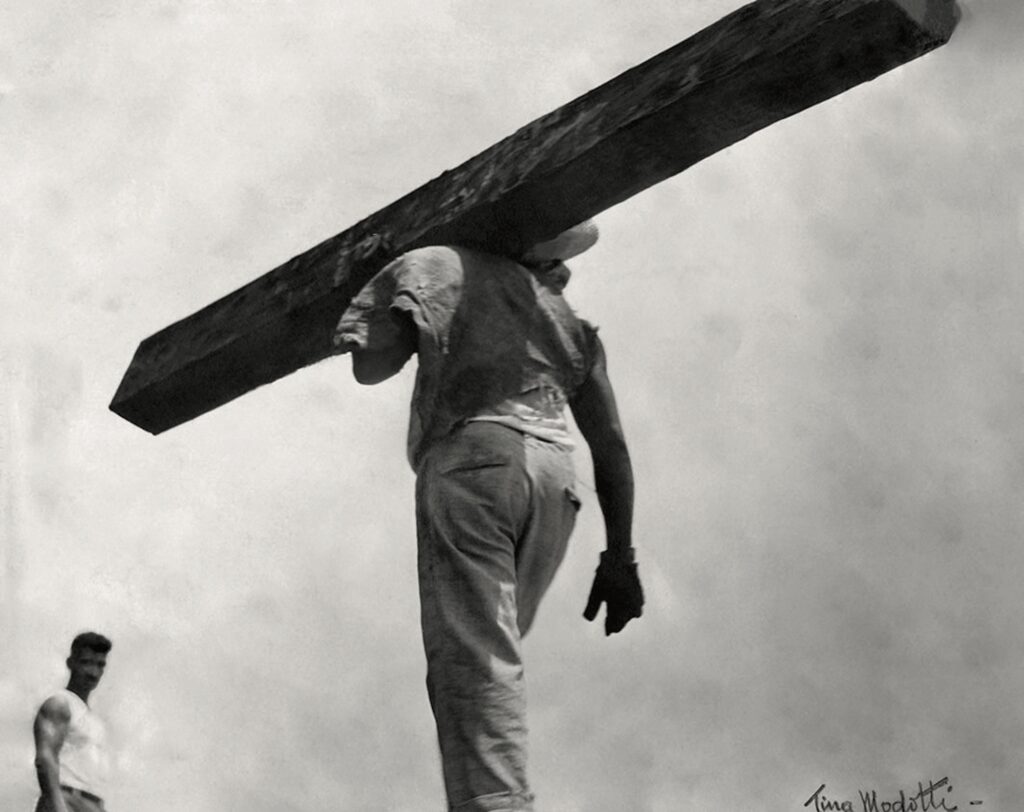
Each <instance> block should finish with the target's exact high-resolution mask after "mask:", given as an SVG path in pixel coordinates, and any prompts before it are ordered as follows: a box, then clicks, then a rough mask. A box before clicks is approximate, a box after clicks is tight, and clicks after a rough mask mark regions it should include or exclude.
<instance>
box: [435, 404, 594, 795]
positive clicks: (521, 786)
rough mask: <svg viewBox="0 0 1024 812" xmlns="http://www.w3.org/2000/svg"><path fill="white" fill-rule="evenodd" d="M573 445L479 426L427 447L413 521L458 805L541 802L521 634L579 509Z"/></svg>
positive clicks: (441, 730)
mask: <svg viewBox="0 0 1024 812" xmlns="http://www.w3.org/2000/svg"><path fill="white" fill-rule="evenodd" d="M574 485H575V474H574V471H573V466H572V457H571V451H570V450H568V449H566V448H563V447H562V446H559V445H557V444H555V443H550V442H546V441H544V440H540V439H537V438H535V437H532V436H530V435H526V434H523V433H521V432H519V431H516V430H515V429H511V428H508V427H506V426H503V425H500V424H496V423H490V422H470V423H467V424H465V425H463V426H462V427H460V428H459V429H457V430H456V431H455V432H453V433H452V434H450V435H449V436H448V437H446V438H445V439H443V440H440V441H438V442H436V443H435V444H434V445H432V446H431V447H430V449H429V450H428V451H427V453H426V455H425V457H424V458H423V460H422V461H421V463H420V466H419V470H418V472H417V481H416V524H417V536H418V550H419V552H418V568H419V586H420V602H421V623H422V630H423V643H424V647H425V649H426V655H427V692H428V695H429V698H430V705H431V708H432V710H433V712H434V718H435V720H436V723H437V733H438V741H439V744H440V749H441V762H442V767H443V771H444V782H445V790H446V792H447V795H448V808H449V810H452V811H453V812H454V811H457V812H523V810H526V811H527V812H529V810H532V809H533V806H532V802H533V795H532V793H531V792H530V788H529V785H528V783H527V779H526V719H525V712H526V703H525V692H524V688H525V686H524V683H523V664H522V658H521V643H520V641H521V638H522V637H523V635H525V634H526V632H527V631H528V630H529V628H530V625H531V623H532V622H533V619H534V616H535V614H536V612H537V606H538V604H539V603H540V600H541V598H542V597H543V595H544V593H545V591H546V590H547V588H548V586H549V585H550V584H551V580H552V578H553V577H554V575H555V572H556V570H557V569H558V566H559V564H560V563H561V561H562V558H563V557H564V555H565V550H566V544H567V542H568V540H569V535H570V534H571V533H572V529H573V526H574V524H575V521H576V512H577V510H578V509H579V500H578V499H577V497H576V494H575V492H574V490H573V488H574Z"/></svg>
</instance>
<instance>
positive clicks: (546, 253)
mask: <svg viewBox="0 0 1024 812" xmlns="http://www.w3.org/2000/svg"><path fill="white" fill-rule="evenodd" d="M596 242H597V225H596V224H595V223H594V221H593V220H584V221H583V222H582V223H579V224H577V225H575V226H573V227H572V228H567V229H566V230H565V231H563V232H562V233H561V234H559V235H558V236H557V237H552V238H551V239H550V240H545V241H544V242H539V243H537V244H536V245H534V246H533V247H531V248H527V249H526V251H524V252H523V259H526V260H531V261H534V262H546V261H550V260H566V259H569V258H571V257H575V256H578V255H579V254H582V253H583V252H584V251H586V250H587V249H588V248H590V247H591V246H592V245H593V244H594V243H596Z"/></svg>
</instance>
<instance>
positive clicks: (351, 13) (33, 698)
mask: <svg viewBox="0 0 1024 812" xmlns="http://www.w3.org/2000/svg"><path fill="white" fill-rule="evenodd" d="M553 5H554V4H551V3H540V2H535V1H534V0H525V1H522V2H516V3H512V2H508V0H502V1H501V2H499V1H498V0H473V1H472V2H470V0H449V2H439V1H437V0H417V2H411V0H409V1H408V2H407V1H406V0H377V2H375V3H361V4H355V3H334V2H327V0H294V2H284V1H283V0H282V1H281V2H262V3H256V2H243V1H242V0H164V2H155V1H152V0H136V1H135V2H130V3H129V2H124V0H89V2H88V3H71V2H58V0H14V2H13V3H11V2H8V3H6V4H5V5H4V9H3V10H2V11H0V145H2V149H0V179H2V180H0V218H2V223H3V226H2V227H0V269H2V273H3V279H2V282H3V284H2V290H3V293H2V299H0V301H2V304H3V317H2V327H0V331H2V335H0V337H2V342H0V353H2V355H0V392H2V394H0V452H2V454H0V533H2V534H3V535H2V545H0V613H2V614H0V628H2V630H3V633H4V640H5V652H4V657H3V659H2V663H0V807H2V808H3V809H5V810H6V809H11V810H17V809H26V810H27V809H29V808H30V804H31V803H32V802H33V798H34V796H35V778H34V774H33V770H32V765H31V760H32V743H31V721H32V717H33V715H34V713H35V710H36V708H37V707H38V704H39V702H41V701H42V699H44V698H45V697H46V696H47V695H48V693H49V692H51V691H52V690H54V689H55V688H58V687H60V686H61V685H63V683H64V681H65V679H66V673H65V669H64V664H63V661H64V657H65V654H66V647H67V644H68V642H69V641H70V639H71V638H72V637H73V635H74V634H75V633H77V632H78V631H81V630H83V629H86V628H95V629H97V630H99V631H102V632H104V633H106V634H107V635H109V636H110V637H111V638H112V639H113V640H114V649H113V651H112V653H111V656H110V661H109V663H110V664H109V669H108V674H107V677H106V678H105V681H104V683H103V684H102V685H101V686H100V688H99V689H98V690H97V692H96V694H95V695H94V704H95V705H96V707H97V708H98V709H99V710H100V711H101V712H102V713H103V714H104V715H105V717H106V718H107V719H108V720H109V723H110V726H111V728H112V733H113V734H114V736H115V739H116V742H117V744H118V753H119V758H118V773H117V776H116V781H115V782H114V784H113V785H112V787H111V789H110V791H109V793H108V795H109V801H108V805H109V807H110V809H111V810H112V812H118V810H121V812H124V810H132V812H158V810H167V809H180V810H189V812H235V810H237V811H238V812H242V810H246V812H293V811H294V812H307V811H308V812H312V810H322V809H338V810H350V809H351V810H360V811H362V810H368V811H369V812H375V811H376V810H389V811H393V812H422V811H423V810H431V809H440V808H442V803H443V801H442V797H443V795H442V789H441V781H440V769H439V765H438V760H437V756H436V753H435V745H434V731H433V723H432V720H431V717H430V713H429V709H428V705H427V700H426V693H425V690H424V685H423V678H424V671H425V669H424V664H423V655H422V651H421V647H420V640H419V625H418V602H417V599H416V580H415V537H414V519H413V510H412V489H413V475H412V472H411V471H410V470H409V469H408V466H407V464H406V462H405V458H404V445H405V437H404V432H405V423H406V419H407V409H408V398H409V395H410V392H411V386H412V368H411V366H410V369H407V370H406V371H404V372H403V373H402V375H401V376H400V377H399V378H397V379H394V380H392V381H389V382H388V383H386V384H384V385H381V386H379V387H369V388H367V387H359V386H357V385H356V384H355V383H354V382H353V381H352V380H351V376H350V371H349V360H348V359H347V358H335V359H329V360H328V361H325V362H322V363H320V364H317V365H315V366H313V367H310V368H308V369H305V370H302V371H300V372H297V373H295V374H293V375H291V376H289V377H287V378H285V379H282V380H280V381H277V382H276V383H274V384H273V385H271V386H268V387H264V388H262V389H260V390H258V391H255V392H253V393H250V394H248V395H246V396H244V397H242V398H240V399H238V400H236V401H233V402H232V403H230V404H227V405H225V406H223V407H221V408H220V409H217V410H216V411H214V412H212V413H210V414H207V415H205V416H203V417H201V418H198V419H196V420H195V421H193V422H191V423H188V424H186V425H183V426H181V427H179V428H176V429H173V430H171V431H169V432H167V433H165V434H163V435H160V436H157V437H153V436H150V435H148V434H146V433H145V432H143V431H141V430H140V429H138V428H136V427H134V426H132V425H130V424H128V423H127V422H125V421H124V420H122V419H121V418H119V417H117V416H115V415H114V414H112V413H111V412H109V411H108V410H107V404H108V403H109V401H110V399H111V397H112V396H113V393H114V391H115V389H116V388H117V385H118V383H119V381H120V378H121V376H122V374H123V373H124V371H125V369H126V368H127V365H128V362H129V361H130V359H131V356H132V354H133V353H134V351H135V348H136V346H137V344H138V342H139V341H140V340H141V339H142V338H144V337H146V336H147V335H150V334H151V333H153V332H156V331H157V330H159V329H161V328H162V327H164V326H166V325H167V324H169V323H171V322H173V321H176V320H177V319H179V318H182V317H183V316H185V315H188V314H189V313H192V312H193V311H195V310H197V309H199V308H200V307H202V306H203V305H205V304H207V303H209V302H210V301H212V300H213V299H215V298H217V297H219V296H221V295H223V294H225V293H227V292H229V291H231V290H234V289H235V288H237V287H239V286H241V285H243V284H244V283H246V282H249V281H250V280H252V279H253V278H255V277H256V276H258V275H259V274H261V273H263V272H265V271H267V270H269V269H270V268H272V267H274V266H276V265H278V264H280V263H281V262H283V261H284V260H286V259H288V258H289V257H291V256H294V255H295V254H298V253H300V252H302V251H303V250H305V249H306V248H308V247H310V246H312V245H313V244H315V243H316V242H319V241H320V240H322V239H324V238H326V237H328V236H331V235H333V234H336V233H338V232H340V231H342V230H344V229H345V228H346V227H348V226H349V225H351V224H353V223H355V222H356V221H357V220H359V219H361V218H362V217H364V216H366V215H367V214H370V213H372V212H373V211H376V210H377V209H378V208H380V207H382V206H384V205H386V204H387V203H390V202H391V201H392V200H394V199H395V198H397V197H399V196H401V195H402V194H404V193H406V192H407V191H409V190H411V189H412V188H414V187H416V186H419V185H420V184H422V183H423V182H425V181H427V180H429V179H430V178H432V177H434V176H436V175H438V174H439V173H440V172H442V171H443V170H445V169H449V168H452V167H454V166H456V165H457V164H459V163H461V162H462V161H463V160H465V159H466V158H468V157H470V156H471V155H474V154H476V153H477V152H479V151H481V150H482V149H484V148H486V147H487V146H489V145H490V144H491V143H493V142H495V141H496V140H498V139H500V138H501V137H503V136H505V135H508V134H509V133H511V132H512V131H514V130H515V129H516V128H517V127H519V126H521V125H523V124H525V123H526V122H528V121H530V120H532V119H533V118H535V117H537V116H539V115H541V114H544V113H546V112H548V111H550V110H552V109H554V108H555V107H557V106H559V105H561V104H562V103H564V102H566V101H568V100H569V99H572V98H574V97H576V96H578V95H580V94H581V93H583V92H585V91H586V90H588V89H590V88H591V87H593V86H594V85H596V84H598V83H600V82H603V81H605V80H607V79H609V78H611V77H612V76H614V75H616V74H618V73H619V72H621V71H622V70H624V69H626V68H628V67H630V66H632V65H634V64H637V63H638V62H640V61H642V60H644V59H646V58H647V57H649V56H652V55H654V54H655V53H657V52H659V51H661V50H663V49H664V48H667V47H669V46H671V45H673V44H675V43H676V42H678V41H680V40H682V39H684V38H685V37H687V36H689V35H690V34H692V33H694V32H696V31H697V30H699V29H700V28H702V27H704V26H705V25H708V24H710V23H711V22H713V21H715V20H717V19H719V18H720V17H722V16H724V15H725V14H726V13H728V12H729V11H732V10H733V9H734V8H735V7H736V6H737V5H738V4H737V3H734V2H731V0H696V1H695V2H689V3H669V2H666V1H665V0H658V1H656V2H647V3H634V4H629V5H624V4H622V3H613V2H610V0H582V2H576V3H572V4H563V5H562V6H561V7H553ZM963 5H964V7H965V11H966V13H965V18H964V20H963V22H962V23H961V26H960V28H959V30H958V31H957V33H956V34H955V35H954V38H953V40H952V41H951V43H950V44H949V45H947V46H946V47H944V48H941V49H939V50H938V51H936V52H934V53H932V54H930V55H928V56H926V57H924V58H922V59H920V60H917V61H915V62H913V63H911V64H909V65H907V66H905V67H902V68H900V69H897V70H896V71H894V72H892V73H889V74H887V75H885V76H883V77H881V78H879V79H877V80H875V81H873V82H871V83H868V84H866V85H862V86H860V87H859V88H856V89H854V90H852V91H850V92H848V93H847V94H845V95H843V96H841V97H839V98H836V99H833V100H831V101H829V102H826V103H824V104H822V105H819V106H818V107H815V108H813V109H811V110H809V111H806V112H804V113H801V114H799V115H797V116H795V117H793V118H791V119H788V120H787V121H784V122H782V123H779V124H777V125H775V126H773V127H771V128H769V129H767V130H765V131H762V132H761V133H758V134H756V135H754V136H752V137H751V138H749V139H747V140H745V141H743V142H740V143H739V144H736V145H735V146H733V147H731V148H729V149H727V150H724V151H723V152H721V153H719V154H717V155H715V156H713V157H712V158H709V159H707V160H706V161H704V162H702V163H701V164H698V165H697V166H695V167H693V168H692V169H690V170H688V171H687V172H685V173H683V174H682V175H679V176H677V177H676V178H674V179H671V180H669V181H667V182H664V183H662V184H660V185H659V186H657V187H655V188H652V189H650V190H648V191H646V192H644V193H642V194H640V195H638V196H636V197H634V198H632V199H631V200H628V201H626V202H624V203H622V204H620V205H619V206H617V207H616V208H614V209H612V210H610V211H608V212H605V213H603V214H602V215H601V216H600V217H598V219H597V221H598V224H599V226H600V227H601V230H602V238H601V241H600V242H599V243H598V245H597V246H596V247H595V248H594V249H592V250H591V251H590V252H588V253H587V254H586V255H584V256H582V257H580V258H579V259H578V260H576V261H575V262H574V263H572V267H573V270H574V276H573V280H572V282H571V284H570V286H569V289H568V294H569V296H570V299H571V300H572V302H573V304H574V305H575V306H576V307H577V308H578V309H579V310H580V311H581V312H582V313H583V314H584V315H585V316H587V317H588V318H590V319H591V320H592V321H594V322H595V323H596V324H598V325H599V326H600V329H601V334H602V336H603V338H604V341H605V345H606V347H607V349H608V353H609V359H610V368H611V374H612V377H613V381H614V382H615V384H616V387H617V391H618V397H619V403H620V409H621V411H622V415H623V420H624V423H625V428H626V431H627V434H628V438H629V440H630V441H631V447H632V452H633V459H634V465H635V468H636V474H637V482H638V496H637V512H636V543H637V547H638V550H639V552H638V556H639V561H640V568H641V576H642V578H643V580H644V584H645V587H646V590H647V595H648V605H647V609H646V611H645V615H644V617H643V619H642V620H640V621H639V622H636V623H634V624H632V625H630V626H629V627H628V629H627V630H626V631H625V632H624V633H623V634H621V635H617V636H616V637H614V638H611V639H606V638H604V637H603V635H602V632H601V629H600V628H599V626H598V625H597V624H587V623H585V622H584V621H583V620H582V618H581V617H580V613H581V611H582V609H583V605H584V603H585V599H586V592H587V589H588V587H589V583H590V579H591V576H592V573H593V568H594V566H595V565H596V563H597V553H598V551H599V550H600V549H601V547H602V546H603V538H602V531H601V521H600V512H599V509H598V506H597V502H596V499H595V497H594V494H593V491H592V484H593V479H592V476H591V474H590V472H589V469H588V465H589V462H588V457H587V455H586V451H585V449H581V450H580V452H579V454H578V468H579V474H580V479H581V481H582V482H583V487H582V490H583V494H584V498H585V504H584V509H583V512H582V514H581V520H580V523H579V525H578V528H577V532H576V534H575V536H574V542H573V545H572V547H571V550H570V553H569V555H568V558H567V560H566V563H565V565H564V567H563V570H562V571H561V572H560V574H559V576H558V578H557V579H556V581H555V583H554V585H553V587H552V590H551V592H550V594H549V597H548V598H547V601H546V603H545V604H544V605H543V606H542V607H541V612H540V616H539V619H538V622H537V625H536V627H535V630H534V631H533V632H532V634H531V637H530V638H529V639H528V641H527V644H526V658H527V679H528V685H529V692H530V703H531V705H530V721H531V726H532V744H533V750H532V773H533V780H534V784H535V789H536V791H537V794H538V798H539V802H540V804H541V806H540V808H541V809H543V810H545V812H623V810H627V811H628V812H633V811H634V810H635V812H674V811H675V810H709V809H731V810H790V809H792V810H801V809H803V808H804V806H803V804H804V801H805V800H807V799H808V798H809V796H810V795H811V793H813V792H814V791H815V789H817V788H818V787H819V785H821V784H822V783H825V784H827V789H826V790H825V792H826V794H828V795H829V797H835V798H840V799H842V798H851V799H856V798H857V792H858V790H868V789H872V788H875V789H877V790H878V792H879V798H880V799H882V798H891V797H893V796H897V795H898V793H899V791H900V790H901V789H904V790H913V791H916V787H917V782H918V781H921V782H923V783H924V784H927V782H928V781H929V780H934V781H937V780H939V779H941V778H943V777H948V778H949V780H950V782H951V784H952V787H953V789H952V791H951V792H949V793H947V794H946V795H945V796H944V797H947V798H948V799H949V801H948V803H949V805H950V806H952V803H953V802H954V801H955V802H956V803H958V804H959V805H960V808H961V809H967V808H971V809H976V808H978V809H981V810H982V811H983V812H984V810H990V811H991V812H998V811H999V810H1011V809H1017V808H1019V805H1020V799H1021V798H1022V797H1024V779H1022V778H1021V775H1022V772H1021V769H1020V764H1021V758H1022V756H1024V705H1022V703H1021V697H1022V696H1024V639H1022V634H1021V615H1022V611H1024V591H1022V590H1021V587H1020V584H1021V576H1022V573H1024V548H1022V546H1021V543H1020V541H1021V536H1022V532H1024V508H1022V504H1024V502H1022V499H1021V491H1022V486H1024V422H1022V417H1021V404H1022V401H1024V328H1022V325H1024V282H1022V279H1021V272H1022V269H1024V263H1022V258H1024V184H1022V181H1024V154H1022V152H1024V147H1022V144H1024V140H1022V132H1024V113H1022V106H1021V99H1022V98H1024V64H1022V60H1021V58H1020V42H1021V36H1022V34H1024V4H1022V3H1020V2H1019V1H1018V0H970V1H969V2H965V3H963ZM943 791H944V790H943ZM972 800H980V801H982V802H983V805H981V806H969V802H970V801H972Z"/></svg>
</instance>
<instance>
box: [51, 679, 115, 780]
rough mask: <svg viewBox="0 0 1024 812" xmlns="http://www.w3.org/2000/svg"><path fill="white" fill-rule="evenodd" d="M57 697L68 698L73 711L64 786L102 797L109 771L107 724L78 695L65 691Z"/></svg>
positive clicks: (63, 759)
mask: <svg viewBox="0 0 1024 812" xmlns="http://www.w3.org/2000/svg"><path fill="white" fill-rule="evenodd" d="M57 696H61V697H63V698H65V699H66V700H67V703H68V707H69V708H70V709H71V721H70V722H69V723H68V734H67V736H65V738H64V744H63V745H62V746H61V748H60V754H59V758H60V782H61V784H64V785H66V786H69V787H76V788H77V789H84V790H86V791H87V792H91V793H93V794H94V795H102V794H103V792H102V790H103V788H104V785H105V784H106V780H107V773H108V769H109V763H108V757H107V749H106V729H105V728H104V726H103V722H102V721H101V720H100V718H99V717H98V716H97V715H96V714H95V713H93V712H92V709H91V708H90V707H89V706H88V705H86V704H85V702H83V701H82V698H81V697H80V696H78V694H76V693H74V692H72V691H69V690H67V689H63V690H61V691H60V692H59V693H58V694H57Z"/></svg>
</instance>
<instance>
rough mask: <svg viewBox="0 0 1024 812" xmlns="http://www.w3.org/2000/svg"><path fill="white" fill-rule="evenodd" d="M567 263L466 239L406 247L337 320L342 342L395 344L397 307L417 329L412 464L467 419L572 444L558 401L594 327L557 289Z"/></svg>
mask: <svg viewBox="0 0 1024 812" xmlns="http://www.w3.org/2000/svg"><path fill="white" fill-rule="evenodd" d="M568 276H569V272H568V269H567V268H565V266H564V265H560V264H559V265H557V266H555V267H554V268H552V269H549V270H546V271H543V272H541V271H537V270H531V269H529V268H527V267H525V266H523V265H520V264H519V263H517V262H514V261H513V260H511V259H507V258H504V257H498V256H494V255H491V254H485V253H481V252H479V251H474V250H470V249H467V248H461V247H452V246H429V247H426V248H419V249H416V250H414V251H410V252H408V253H406V254H404V255H402V256H401V257H399V258H398V259H396V260H395V261H394V262H392V263H390V264H389V265H387V266H386V267H385V268H383V269H382V270H381V271H380V272H379V273H378V274H377V275H376V276H375V277H374V278H373V279H371V280H370V281H369V282H368V283H367V284H366V285H365V286H364V287H363V289H362V290H361V291H360V292H359V294H358V295H357V296H356V297H355V298H354V299H353V300H352V303H351V304H350V305H349V307H348V309H347V310H346V311H345V313H344V315H343V316H342V318H341V321H340V322H339V324H338V328H337V332H336V335H335V343H336V344H338V345H339V346H341V347H343V348H348V349H351V348H352V347H358V348H360V349H369V350H382V349H386V348H387V347H388V346H389V345H390V344H392V343H394V342H396V341H399V340H400V335H401V331H400V328H399V326H398V324H397V323H396V320H395V318H394V313H395V312H404V313H407V314H408V315H409V316H410V317H411V318H412V320H413V322H414V323H415V325H416V329H417V335H418V338H417V347H416V352H417V354H418V360H419V367H418V369H417V373H416V386H415V390H414V392H413V399H412V409H411V412H410V420H409V436H408V456H409V461H410V463H411V464H412V466H413V468H414V469H415V468H416V467H417V465H418V461H419V459H420V458H421V456H422V454H423V452H424V451H425V450H426V448H427V447H428V446H429V445H430V443H432V442H433V441H434V440H436V439H438V438H440V437H443V436H445V435H446V434H448V433H449V432H450V431H451V430H452V429H453V428H455V427H456V426H457V425H459V424H460V423H463V422H467V421H470V420H490V421H494V422H500V423H504V424H506V425H509V426H511V427H513V428H516V429H518V430H519V431H523V432H525V433H529V434H533V435H535V436H538V437H541V438H543V439H545V440H549V441H552V442H558V443H561V444H565V445H570V446H571V440H570V438H569V432H568V428H567V425H566V422H565V415H564V412H565V406H566V405H567V403H568V402H569V401H570V400H571V399H572V397H573V395H574V394H575V392H576V390H577V389H578V388H579V386H580V385H581V384H582V383H583V382H584V381H585V380H586V379H587V377H588V375H589V374H590V370H591V368H592V366H593V363H594V359H595V357H596V351H597V350H596V347H597V334H596V333H597V331H596V330H595V328H594V327H593V326H592V325H590V324H589V323H588V322H586V321H584V320H583V319H581V318H579V317H578V316H576V314H575V313H574V312H573V310H572V308H571V307H570V306H569V304H568V303H567V302H566V300H565V298H564V296H563V295H562V288H563V287H564V286H565V283H566V282H567V281H568Z"/></svg>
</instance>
